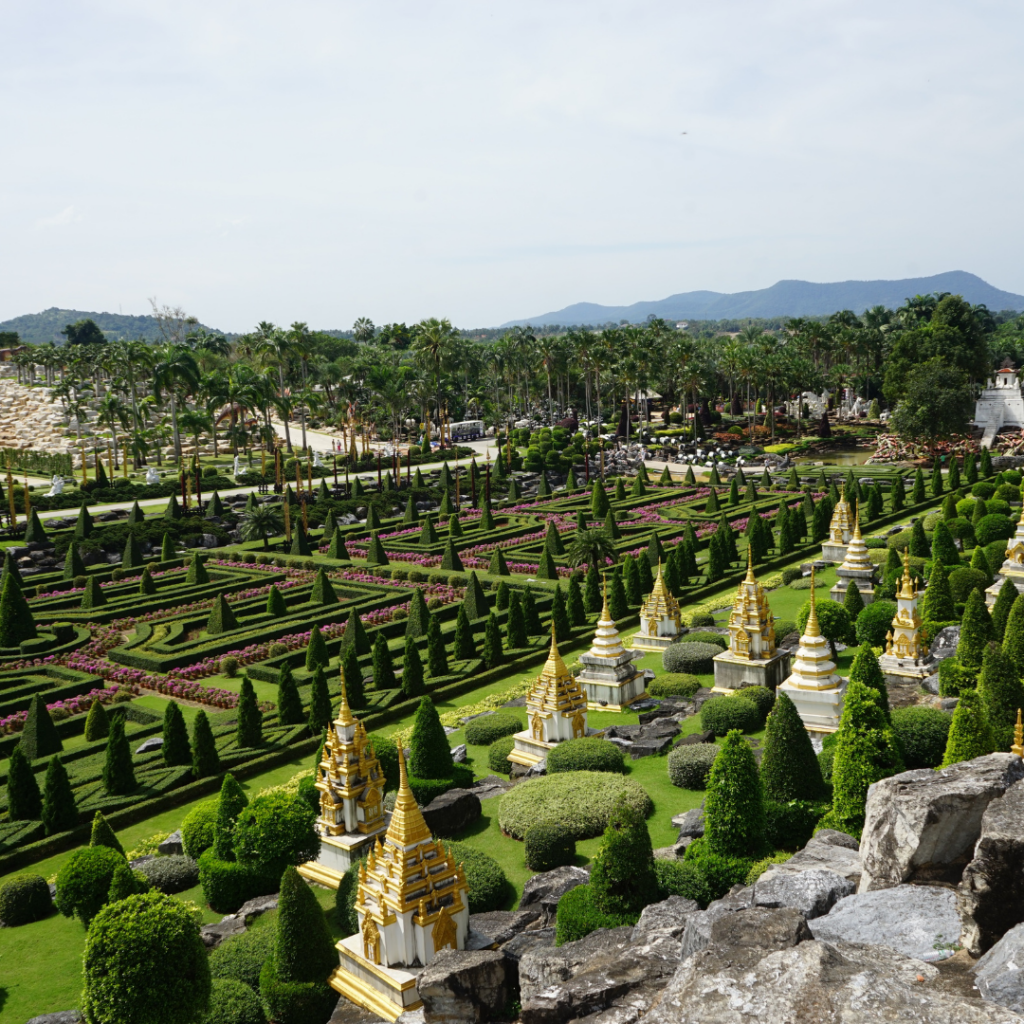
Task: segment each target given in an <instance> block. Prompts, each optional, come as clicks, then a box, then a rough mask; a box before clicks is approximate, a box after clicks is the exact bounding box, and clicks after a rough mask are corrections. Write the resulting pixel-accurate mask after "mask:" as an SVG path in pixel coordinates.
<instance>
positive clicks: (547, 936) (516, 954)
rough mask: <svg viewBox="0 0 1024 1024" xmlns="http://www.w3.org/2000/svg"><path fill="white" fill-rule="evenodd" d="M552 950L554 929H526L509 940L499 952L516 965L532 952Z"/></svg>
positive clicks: (553, 946)
mask: <svg viewBox="0 0 1024 1024" xmlns="http://www.w3.org/2000/svg"><path fill="white" fill-rule="evenodd" d="M554 948H555V929H554V928H527V930H526V931H525V932H520V933H519V934H518V935H517V936H516V937H515V938H514V939H509V941H508V942H506V943H504V945H502V947H501V951H502V953H504V954H505V956H507V957H508V958H509V960H511V961H512V962H513V963H514V964H518V963H519V961H520V960H522V958H523V957H524V956H526V954H527V953H529V952H531V951H532V950H535V949H554Z"/></svg>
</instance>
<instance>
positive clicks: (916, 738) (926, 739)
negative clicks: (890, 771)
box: [891, 707, 953, 771]
mask: <svg viewBox="0 0 1024 1024" xmlns="http://www.w3.org/2000/svg"><path fill="white" fill-rule="evenodd" d="M891 718H892V727H893V731H894V732H895V733H896V735H897V737H898V738H899V741H900V746H901V747H902V748H903V763H904V764H905V765H906V767H907V771H910V770H912V769H914V768H938V767H939V765H941V764H942V758H943V755H944V754H945V752H946V741H947V739H948V738H949V727H950V725H951V724H952V722H953V719H952V716H950V715H948V714H946V712H945V711H940V710H939V709H938V708H928V707H910V708H897V709H896V710H895V711H893V712H892V715H891Z"/></svg>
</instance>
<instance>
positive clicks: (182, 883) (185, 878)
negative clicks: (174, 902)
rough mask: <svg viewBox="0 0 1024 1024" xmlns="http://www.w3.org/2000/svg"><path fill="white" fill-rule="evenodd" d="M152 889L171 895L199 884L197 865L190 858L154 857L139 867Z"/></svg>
mask: <svg viewBox="0 0 1024 1024" xmlns="http://www.w3.org/2000/svg"><path fill="white" fill-rule="evenodd" d="M139 871H141V872H142V874H144V875H145V876H146V878H148V879H149V881H150V884H151V885H152V886H153V888H154V889H158V890H159V891H160V892H164V893H167V894H168V895H173V894H174V893H176V892H184V891H185V890H186V889H191V888H192V887H193V886H194V885H198V884H199V864H198V863H197V862H196V861H194V860H193V859H192V858H191V857H182V856H171V857H156V858H155V859H154V860H147V861H145V862H143V863H142V864H140V865H139Z"/></svg>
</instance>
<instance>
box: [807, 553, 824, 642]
mask: <svg viewBox="0 0 1024 1024" xmlns="http://www.w3.org/2000/svg"><path fill="white" fill-rule="evenodd" d="M804 636H821V629H820V628H819V627H818V609H817V608H816V607H815V604H814V566H813V565H812V566H811V613H810V615H808V616H807V625H806V626H805V627H804Z"/></svg>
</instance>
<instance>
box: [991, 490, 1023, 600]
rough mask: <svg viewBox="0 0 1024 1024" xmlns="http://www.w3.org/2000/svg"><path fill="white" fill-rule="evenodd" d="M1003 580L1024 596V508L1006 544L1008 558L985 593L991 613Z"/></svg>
mask: <svg viewBox="0 0 1024 1024" xmlns="http://www.w3.org/2000/svg"><path fill="white" fill-rule="evenodd" d="M1021 499H1022V500H1024V484H1022V485H1021ZM1003 580H1013V585H1014V586H1015V587H1016V588H1017V592H1018V593H1020V594H1024V506H1022V507H1021V510H1020V519H1019V520H1017V529H1016V531H1015V532H1014V534H1013V536H1012V537H1011V538H1010V539H1009V540H1008V541H1007V542H1006V558H1005V560H1004V562H1003V564H1002V565H1001V566H1000V567H999V572H997V573H996V578H995V582H994V583H993V584H992V586H990V587H989V588H988V589H987V590H986V591H985V603H986V604H987V605H988V607H989V611H991V610H992V605H994V604H995V603H996V598H997V597H998V596H999V591H1000V590H1001V589H1002V587H1003Z"/></svg>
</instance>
